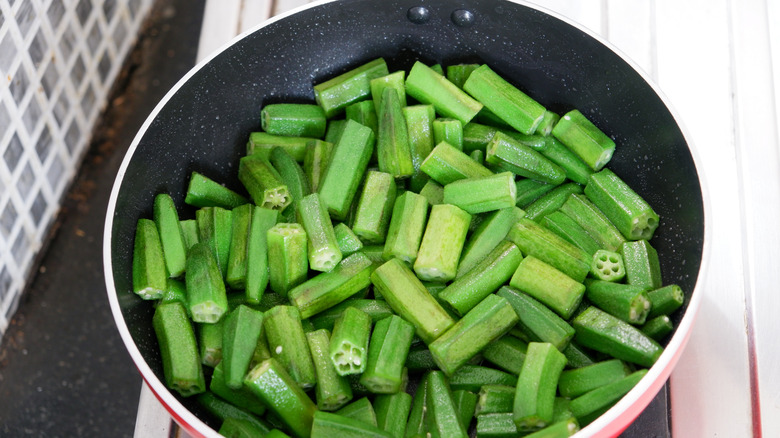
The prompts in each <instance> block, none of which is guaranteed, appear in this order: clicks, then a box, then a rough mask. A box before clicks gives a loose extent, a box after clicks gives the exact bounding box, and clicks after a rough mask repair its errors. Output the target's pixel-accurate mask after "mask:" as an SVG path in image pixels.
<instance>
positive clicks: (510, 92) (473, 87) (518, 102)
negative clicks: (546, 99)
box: [463, 64, 546, 134]
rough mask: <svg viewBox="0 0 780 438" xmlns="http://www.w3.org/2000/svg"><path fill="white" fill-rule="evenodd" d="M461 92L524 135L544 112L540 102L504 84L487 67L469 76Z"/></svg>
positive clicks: (533, 128)
mask: <svg viewBox="0 0 780 438" xmlns="http://www.w3.org/2000/svg"><path fill="white" fill-rule="evenodd" d="M463 89H464V90H466V92H467V93H469V94H470V95H472V96H474V97H475V98H476V99H478V100H479V101H480V102H482V104H484V105H485V107H486V108H487V109H489V110H490V111H491V112H493V113H494V114H495V115H497V116H498V117H499V118H500V119H501V120H503V121H504V122H506V123H507V124H509V125H510V126H511V127H513V128H515V129H516V130H518V131H519V132H522V133H523V134H532V133H533V132H534V131H535V130H536V127H537V126H539V123H540V122H541V121H542V118H543V117H544V113H545V111H546V110H545V108H544V107H543V106H542V105H541V104H540V103H539V102H537V101H535V100H534V99H532V98H531V97H530V96H528V95H527V94H525V93H523V92H522V91H520V90H519V89H518V88H517V87H515V86H514V85H512V84H510V83H509V82H507V81H506V80H505V79H504V78H502V77H501V76H500V75H498V74H497V73H496V72H495V71H493V70H492V69H491V68H490V67H489V66H488V65H487V64H484V65H482V66H480V67H479V68H477V69H475V70H474V71H473V72H472V73H471V74H470V75H469V78H468V79H467V80H466V82H465V83H464V84H463Z"/></svg>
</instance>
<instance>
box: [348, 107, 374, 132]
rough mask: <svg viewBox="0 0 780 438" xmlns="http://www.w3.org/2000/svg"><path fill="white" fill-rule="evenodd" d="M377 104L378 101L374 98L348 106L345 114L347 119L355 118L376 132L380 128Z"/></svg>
mask: <svg viewBox="0 0 780 438" xmlns="http://www.w3.org/2000/svg"><path fill="white" fill-rule="evenodd" d="M376 105H377V103H376V102H374V101H373V100H361V101H360V102H355V103H353V104H351V105H349V106H348V107H346V108H345V109H344V113H345V114H344V115H345V117H346V119H347V120H354V121H356V122H358V123H360V124H361V125H365V126H368V127H369V128H371V130H372V131H374V134H376V133H377V131H378V129H379V119H378V118H377V110H376Z"/></svg>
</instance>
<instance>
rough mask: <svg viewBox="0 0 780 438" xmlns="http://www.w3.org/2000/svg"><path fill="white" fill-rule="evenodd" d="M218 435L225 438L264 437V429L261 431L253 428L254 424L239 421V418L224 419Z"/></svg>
mask: <svg viewBox="0 0 780 438" xmlns="http://www.w3.org/2000/svg"><path fill="white" fill-rule="evenodd" d="M218 432H219V434H220V435H222V436H224V437H227V438H255V437H264V436H267V435H266V434H265V429H261V428H258V427H256V426H255V424H254V423H252V422H250V421H247V420H243V419H239V418H230V417H228V418H225V420H224V421H223V422H222V425H221V426H220V427H219V431H218Z"/></svg>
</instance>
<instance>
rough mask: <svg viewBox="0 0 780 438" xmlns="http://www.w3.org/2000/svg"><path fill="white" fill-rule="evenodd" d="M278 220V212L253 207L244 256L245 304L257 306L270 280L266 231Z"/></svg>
mask: <svg viewBox="0 0 780 438" xmlns="http://www.w3.org/2000/svg"><path fill="white" fill-rule="evenodd" d="M278 219H279V211H278V210H272V209H269V208H263V207H257V206H254V207H253V209H252V221H251V224H250V228H249V241H248V242H247V243H246V245H247V254H246V260H247V261H246V264H247V271H246V279H245V294H246V301H247V303H251V304H258V303H260V300H261V299H262V298H263V293H264V292H265V288H266V287H267V286H268V282H269V279H270V267H269V260H268V230H270V229H271V228H272V227H273V226H274V225H276V221H277V220H278Z"/></svg>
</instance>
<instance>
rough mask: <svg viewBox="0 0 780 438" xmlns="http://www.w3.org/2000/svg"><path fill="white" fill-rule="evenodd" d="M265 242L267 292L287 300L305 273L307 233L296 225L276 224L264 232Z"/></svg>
mask: <svg viewBox="0 0 780 438" xmlns="http://www.w3.org/2000/svg"><path fill="white" fill-rule="evenodd" d="M266 239H267V244H268V265H269V266H268V268H269V269H268V271H269V281H270V283H271V289H272V290H273V291H274V292H276V293H278V294H281V295H283V296H287V294H288V292H289V291H290V289H292V288H294V287H295V286H297V285H299V284H301V283H303V282H304V281H306V278H307V275H308V273H309V262H308V251H307V249H306V247H307V240H308V239H307V233H306V231H305V230H304V228H303V226H301V225H300V224H288V223H279V224H276V225H274V226H273V227H271V228H269V229H268V233H267V236H266Z"/></svg>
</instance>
